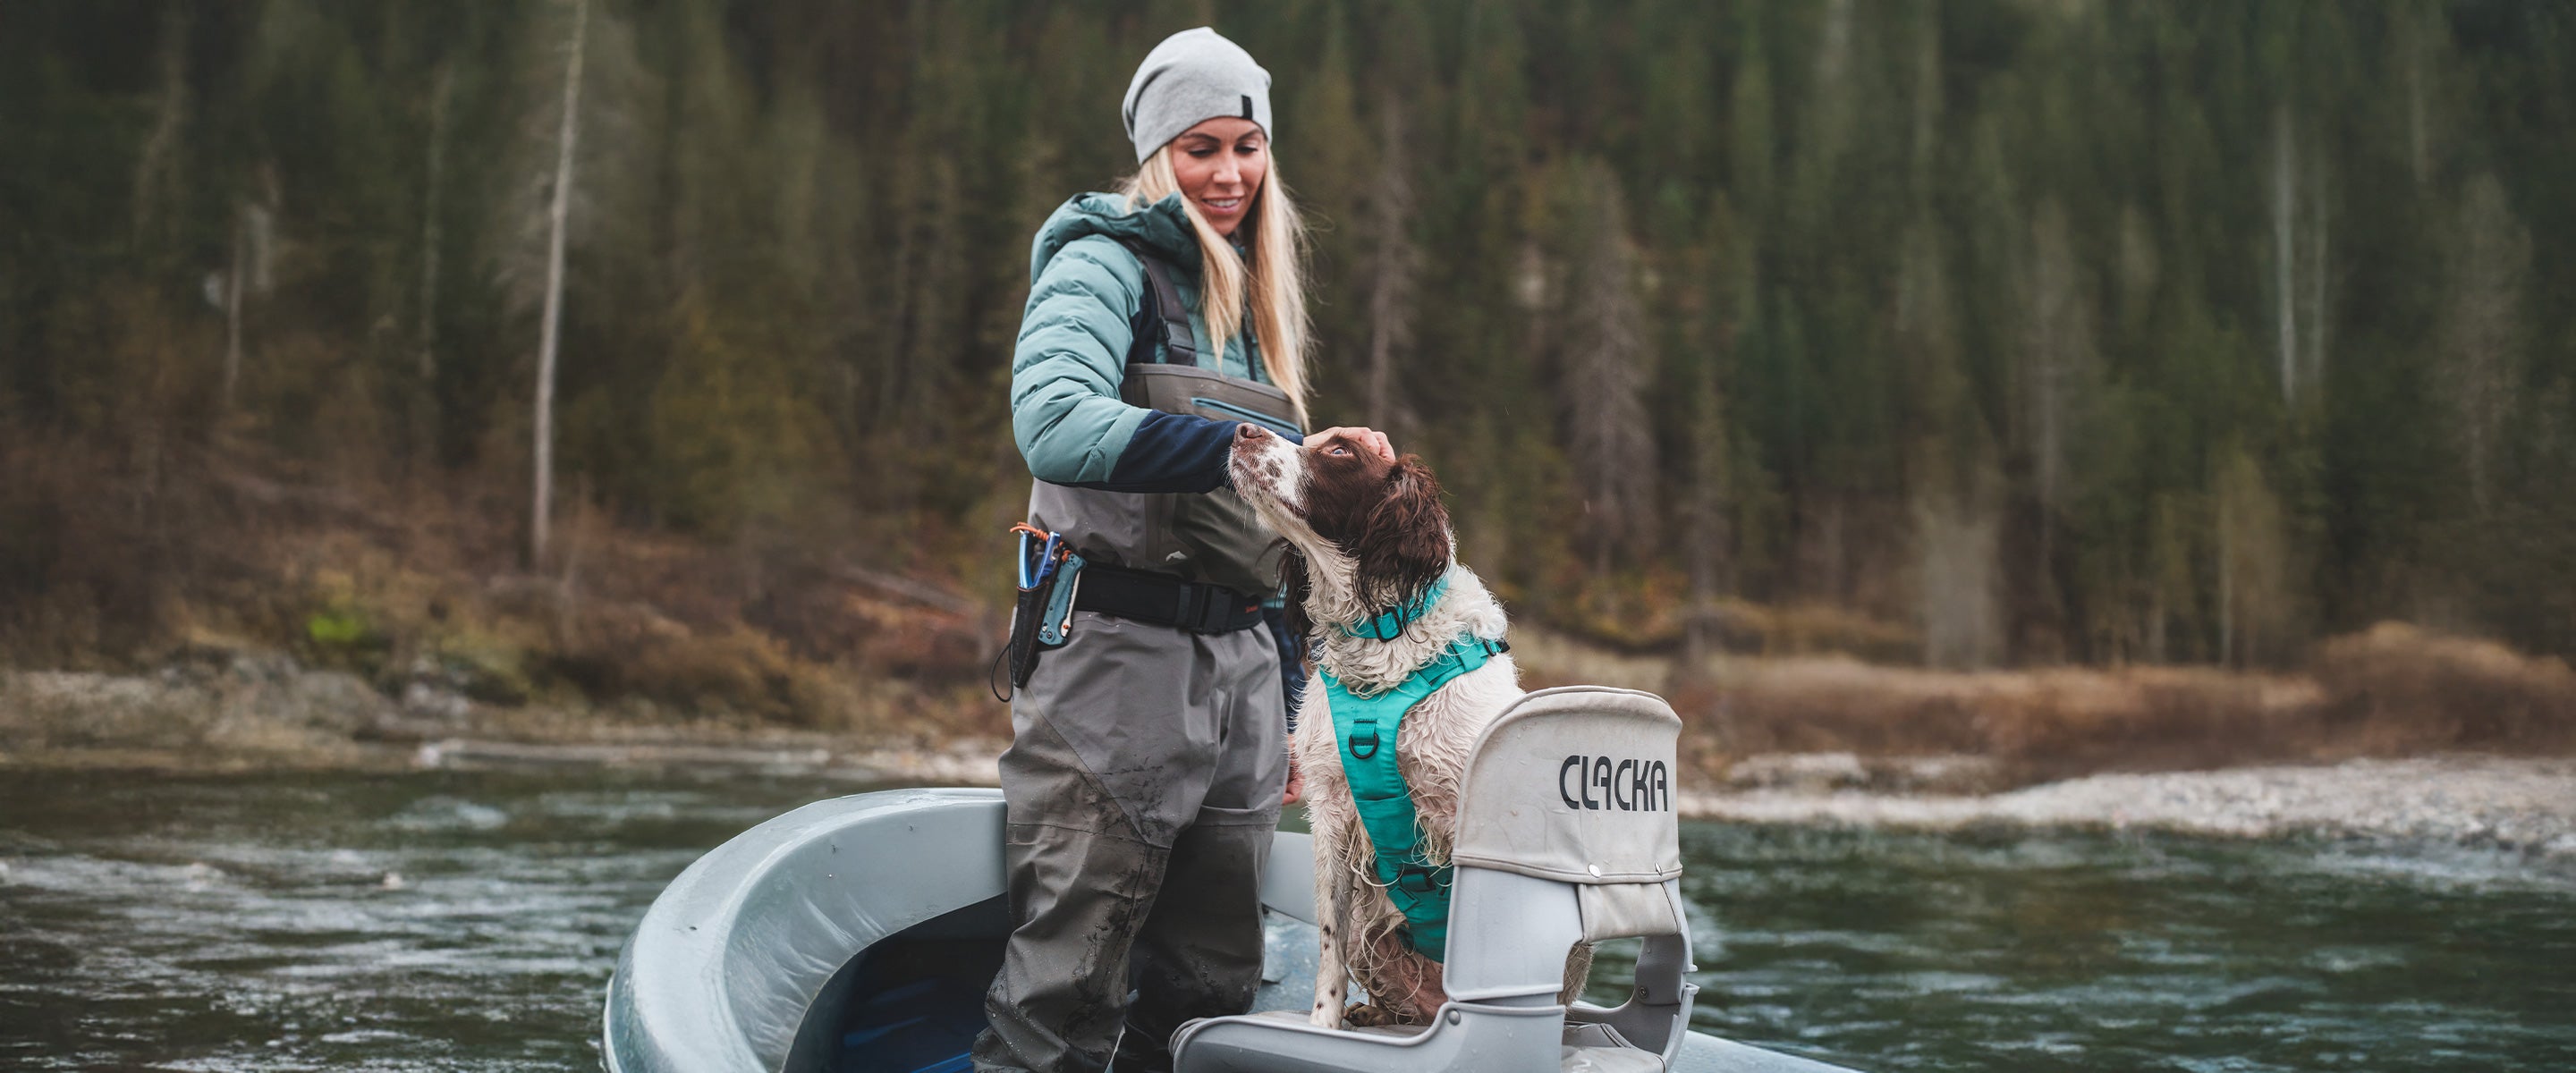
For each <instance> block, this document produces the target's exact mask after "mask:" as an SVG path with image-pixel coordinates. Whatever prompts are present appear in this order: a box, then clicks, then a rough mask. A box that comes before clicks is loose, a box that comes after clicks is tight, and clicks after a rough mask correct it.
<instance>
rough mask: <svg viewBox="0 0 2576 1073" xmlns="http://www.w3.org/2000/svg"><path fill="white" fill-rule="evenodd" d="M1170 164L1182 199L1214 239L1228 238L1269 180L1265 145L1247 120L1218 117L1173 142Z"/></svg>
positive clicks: (1256, 127)
mask: <svg viewBox="0 0 2576 1073" xmlns="http://www.w3.org/2000/svg"><path fill="white" fill-rule="evenodd" d="M1171 158H1172V174H1173V175H1175V176H1178V177H1179V178H1180V180H1181V196H1182V197H1185V198H1188V199H1190V204H1191V205H1192V206H1193V207H1195V208H1197V209H1198V210H1199V215H1201V216H1204V217H1206V218H1207V222H1208V226H1210V227H1214V228H1216V233H1217V234H1220V235H1224V236H1226V237H1228V238H1231V237H1233V236H1234V232H1235V229H1236V228H1239V227H1242V226H1243V218H1244V216H1245V215H1246V214H1248V213H1250V212H1251V211H1252V195H1254V194H1257V193H1260V192H1261V180H1263V179H1265V178H1268V177H1269V175H1270V139H1269V137H1268V136H1266V135H1264V134H1262V133H1261V127H1260V125H1259V124H1256V123H1254V122H1253V121H1251V120H1249V119H1237V118H1234V117H1232V116H1220V117H1218V118H1215V119H1211V120H1208V121H1206V122H1203V123H1200V124H1199V125H1198V126H1195V127H1191V128H1190V129H1188V130H1185V131H1182V132H1181V136H1180V137H1177V138H1174V139H1172V148H1171Z"/></svg>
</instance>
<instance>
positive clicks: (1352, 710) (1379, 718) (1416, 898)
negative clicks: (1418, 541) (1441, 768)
mask: <svg viewBox="0 0 2576 1073" xmlns="http://www.w3.org/2000/svg"><path fill="white" fill-rule="evenodd" d="M1431 595H1432V598H1436V597H1437V596H1438V591H1437V590H1436V589H1435V590H1434V591H1433V593H1432V594H1431ZM1430 602H1431V600H1430V599H1425V600H1423V601H1421V602H1420V603H1419V604H1417V605H1416V606H1415V608H1414V610H1415V614H1416V615H1418V614H1419V613H1420V610H1421V608H1423V607H1428V606H1429V605H1430ZM1510 650H1511V646H1510V645H1508V644H1505V643H1503V642H1501V641H1487V640H1485V639H1483V638H1480V637H1476V636H1474V635H1472V634H1466V635H1461V636H1459V637H1458V639H1456V640H1454V641H1451V642H1449V647H1448V648H1446V649H1444V650H1442V651H1441V653H1440V654H1439V655H1438V656H1435V657H1433V658H1432V660H1431V662H1430V663H1427V664H1424V665H1423V667H1422V668H1421V669H1420V670H1417V671H1415V672H1413V673H1412V674H1411V675H1409V676H1407V677H1406V678H1405V679H1404V681H1402V682H1398V683H1396V685H1395V686H1394V688H1391V689H1388V690H1386V691H1384V692H1380V693H1375V694H1372V695H1370V696H1366V697H1363V696H1359V695H1358V694H1355V693H1352V692H1351V691H1350V690H1349V689H1348V688H1345V687H1344V686H1343V685H1342V682H1341V679H1339V678H1337V677H1335V676H1334V675H1333V672H1331V671H1322V670H1319V671H1318V677H1320V678H1322V680H1323V683H1324V696H1325V700H1326V703H1328V704H1329V705H1330V706H1331V708H1332V713H1333V737H1334V739H1335V740H1336V743H1337V744H1338V745H1339V746H1340V749H1341V754H1342V775H1343V778H1344V779H1346V780H1348V781H1349V783H1350V787H1351V803H1352V805H1353V806H1354V807H1355V809H1356V810H1357V811H1358V813H1359V818H1360V827H1361V828H1362V829H1364V830H1366V831H1367V832H1368V836H1369V845H1370V846H1371V847H1372V848H1373V849H1374V850H1375V856H1376V862H1375V863H1376V872H1377V879H1378V882H1379V883H1381V884H1384V885H1385V887H1386V896H1387V898H1388V900H1390V901H1393V902H1394V903H1395V907H1396V909H1397V910H1398V911H1400V912H1402V913H1403V914H1404V939H1405V944H1406V945H1408V946H1411V947H1412V948H1413V949H1414V951H1415V952H1417V953H1420V954H1422V955H1424V956H1427V957H1429V958H1430V959H1431V960H1433V961H1440V960H1443V957H1444V955H1445V954H1446V953H1447V950H1448V944H1449V885H1450V882H1451V877H1452V876H1453V875H1454V873H1455V871H1456V870H1455V869H1454V868H1453V867H1451V866H1450V865H1446V864H1443V865H1438V866H1434V865H1432V864H1431V863H1430V862H1429V861H1428V860H1426V859H1425V858H1424V857H1423V854H1422V850H1421V843H1422V831H1421V828H1420V826H1419V825H1418V823H1417V819H1416V816H1415V813H1414V809H1413V791H1412V788H1411V787H1409V786H1407V785H1406V784H1405V781H1404V772H1403V771H1402V770H1401V769H1399V768H1398V767H1397V765H1396V762H1395V743H1396V739H1397V736H1398V735H1399V734H1400V733H1401V732H1402V731H1403V729H1404V715H1405V713H1406V712H1408V711H1411V710H1412V708H1413V706H1414V705H1416V704H1419V703H1421V702H1422V700H1423V698H1425V697H1428V696H1430V695H1431V694H1432V693H1433V692H1435V691H1437V690H1438V689H1439V688H1440V687H1441V686H1444V685H1447V684H1449V683H1450V682H1451V681H1454V680H1455V679H1457V678H1458V677H1459V676H1460V675H1464V674H1466V673H1468V672H1470V671H1473V670H1475V669H1477V668H1479V667H1482V666H1484V665H1485V664H1486V662H1487V661H1490V660H1492V659H1493V658H1494V656H1495V655H1496V654H1498V653H1502V652H1508V651H1510Z"/></svg>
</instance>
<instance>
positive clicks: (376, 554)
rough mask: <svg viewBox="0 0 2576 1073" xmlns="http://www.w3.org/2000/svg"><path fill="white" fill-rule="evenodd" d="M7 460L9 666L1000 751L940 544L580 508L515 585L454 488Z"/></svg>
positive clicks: (502, 544) (971, 610) (502, 555)
mask: <svg viewBox="0 0 2576 1073" xmlns="http://www.w3.org/2000/svg"><path fill="white" fill-rule="evenodd" d="M0 460H5V461H6V462H8V463H9V466H10V469H11V471H12V472H13V473H14V474H16V475H17V476H18V477H19V478H20V479H18V480H15V481H12V482H0V514H5V515H6V516H7V517H9V518H10V519H11V520H12V521H13V522H20V523H32V524H19V525H15V526H12V527H11V534H10V537H9V538H8V539H5V540H0V665H10V664H14V665H16V666H19V667H23V668H28V669H38V670H43V669H63V668H72V669H89V670H102V671H136V670H152V669H156V668H161V667H166V666H170V665H172V663H173V662H174V661H182V660H186V659H188V658H190V656H189V653H191V652H200V651H205V650H215V651H232V650H239V651H283V652H287V653H291V654H292V655H293V656H294V657H295V658H296V660H297V661H298V662H300V663H302V664H303V665H305V666H308V667H322V668H329V669H334V670H342V671H347V672H350V673H353V674H355V675H357V676H358V677H359V678H360V679H361V680H363V681H365V682H367V683H368V684H370V685H372V686H373V687H374V688H375V689H377V690H378V691H379V692H380V693H382V694H383V695H384V696H385V697H387V698H399V697H402V696H403V695H404V694H405V693H406V692H407V691H408V690H410V689H411V688H412V687H413V686H414V685H415V684H423V685H427V686H430V687H434V688H435V689H438V690H443V691H449V692H456V693H462V694H464V695H466V696H468V697H470V698H472V699H473V700H474V701H476V702H479V704H480V706H481V709H480V710H482V711H484V712H485V713H486V714H487V715H494V716H496V718H494V719H493V720H491V721H494V722H496V723H509V722H511V720H512V719H513V718H515V717H514V716H513V715H511V714H509V713H515V712H517V711H520V710H522V709H527V710H531V711H546V710H574V709H578V710H584V711H588V712H590V713H591V714H592V716H593V717H599V718H606V719H610V720H617V719H625V720H628V721H633V722H638V723H677V722H683V721H704V722H709V723H712V724H721V725H736V726H741V727H745V728H751V727H761V726H788V727H803V728H811V729H816V730H827V731H836V732H843V733H849V734H852V735H856V736H862V737H865V738H867V739H870V740H879V741H886V742H896V743H900V742H906V741H912V742H936V741H944V740H948V739H950V738H952V737H955V736H959V735H983V736H991V735H993V734H995V733H1003V734H1007V732H1008V725H1009V724H1008V715H1007V712H1006V711H1005V710H1004V709H1003V708H1002V706H1001V705H999V704H997V703H995V702H994V701H993V700H992V699H991V697H990V696H988V695H986V694H985V692H984V672H985V669H986V667H987V666H988V665H989V661H990V654H991V647H990V646H991V645H992V644H993V643H994V640H995V639H996V638H997V637H998V635H999V634H1000V633H1001V628H1000V626H999V625H997V624H996V623H995V621H994V614H995V609H994V608H992V607H990V606H988V601H987V600H985V599H981V598H980V597H983V596H986V595H988V594H984V593H981V592H978V591H976V590H975V588H974V587H972V586H967V585H962V584H957V583H954V582H951V581H947V580H945V579H943V578H942V577H941V576H940V574H941V573H942V572H944V571H945V570H946V569H949V568H951V567H950V564H948V563H947V562H945V561H944V560H942V559H940V558H939V556H938V555H937V554H936V546H935V545H933V546H932V547H933V551H931V552H925V553H924V554H925V555H928V556H929V558H928V559H927V560H926V561H925V562H923V563H919V564H916V563H913V562H909V561H906V560H905V559H904V557H903V549H901V548H894V549H885V548H874V549H868V550H869V551H873V552H875V553H876V554H877V555H878V556H880V558H879V559H878V560H877V561H876V562H875V563H873V564H861V563H859V562H856V561H854V559H855V558H856V556H857V554H858V552H857V550H856V549H853V548H851V547H848V546H846V545H840V544H835V543H832V542H826V541H813V540H794V539H786V538H783V537H781V538H773V539H762V538H761V537H759V536H757V535H746V536H744V537H742V538H740V539H737V540H734V541H731V542H717V541H708V540H704V539H693V538H687V537H681V536H673V535H668V534H659V533H653V532H646V531H640V530H636V529H632V528H628V527H622V526H618V525H615V524H612V523H611V522H610V521H608V520H607V519H605V518H603V517H601V516H599V515H598V514H596V513H594V512H587V511H582V510H579V509H575V510H573V511H571V512H569V513H568V515H567V516H566V517H565V518H563V519H562V520H561V522H560V523H559V525H560V529H559V532H560V535H559V536H558V538H557V539H558V544H557V549H558V552H559V554H558V555H557V556H556V561H555V562H553V563H550V564H549V565H548V568H547V569H545V570H543V571H529V570H527V569H525V568H524V567H523V565H522V564H521V562H520V555H519V551H518V541H519V534H518V532H517V531H516V528H515V525H514V524H513V521H512V520H513V519H515V518H516V516H517V515H516V511H515V510H514V506H515V505H514V504H509V503H502V502H498V501H494V500H492V499H490V498H489V497H488V496H484V495H479V494H476V493H473V492H471V491H468V490H466V489H464V488H462V487H460V486H446V487H441V486H413V487H408V488H406V487H400V486H386V485H377V486H369V485H366V484H364V483H356V484H346V485H344V484H335V483H330V482H327V481H323V480H321V479H319V478H316V477H314V476H313V475H310V474H302V473H298V472H295V471H293V470H292V469H290V468H287V467H283V466H279V465H276V464H273V463H270V462H266V461H261V460H251V459H245V458H240V457H230V458H228V457H224V456H221V455H216V454H206V453H197V454H188V455H175V456H172V457H171V458H165V459H160V460H156V461H154V462H153V464H152V465H151V466H149V467H141V468H138V467H137V466H135V465H131V464H126V463H120V462H118V461H117V460H115V459H112V458H108V457H105V456H102V455H100V454H98V453H97V452H94V451H84V450H81V449H79V448H77V447H76V446H58V445H46V444H38V443H30V442H25V441H19V442H17V443H15V444H14V446H13V445H12V444H10V443H0ZM994 544H995V546H996V547H998V546H999V540H998V538H996V539H995V541H994ZM875 567H882V568H883V569H878V568H875ZM922 567H927V569H923V568H922ZM997 576H998V575H997ZM521 721H525V720H521ZM540 721H542V720H540Z"/></svg>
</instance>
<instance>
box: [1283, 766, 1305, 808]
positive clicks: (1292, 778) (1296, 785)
mask: <svg viewBox="0 0 2576 1073" xmlns="http://www.w3.org/2000/svg"><path fill="white" fill-rule="evenodd" d="M1305 796H1306V773H1305V772H1303V771H1299V770H1297V761H1296V760H1295V759H1294V758H1291V759H1290V760H1289V761H1288V788H1287V789H1285V790H1281V791H1280V792H1279V803H1280V804H1281V805H1294V804H1296V803H1297V802H1298V801H1300V800H1302V799H1304V798H1305Z"/></svg>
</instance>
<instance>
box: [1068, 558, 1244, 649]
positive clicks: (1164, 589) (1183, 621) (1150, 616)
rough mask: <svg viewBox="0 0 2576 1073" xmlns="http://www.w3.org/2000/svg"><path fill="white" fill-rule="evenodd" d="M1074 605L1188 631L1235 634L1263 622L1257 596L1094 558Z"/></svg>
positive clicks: (1074, 595) (1078, 609)
mask: <svg viewBox="0 0 2576 1073" xmlns="http://www.w3.org/2000/svg"><path fill="white" fill-rule="evenodd" d="M1073 609H1074V610H1076V611H1096V612H1099V613H1101V614H1103V615H1115V616H1117V617H1119V618H1123V619H1133V620H1135V621H1137V622H1143V623H1148V624H1151V625H1155V626H1174V627H1178V628H1180V629H1183V630H1187V631H1189V632H1191V633H1233V632H1234V631H1236V630H1248V629H1251V628H1253V627H1255V626H1258V625H1261V598H1260V597H1258V596H1246V595H1244V594H1242V593H1239V592H1236V591H1234V590H1233V589H1229V588H1226V587H1225V586H1223V585H1209V584H1204V583H1201V582H1194V581H1183V580H1181V579H1179V578H1176V577H1173V576H1171V575H1170V574H1154V573H1147V572H1146V571H1143V570H1128V569H1125V568H1123V567H1116V566H1110V565H1108V564H1106V563H1096V562H1095V563H1087V564H1086V565H1085V566H1084V567H1083V569H1082V588H1081V589H1080V590H1079V591H1077V592H1075V593H1074V594H1073Z"/></svg>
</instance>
